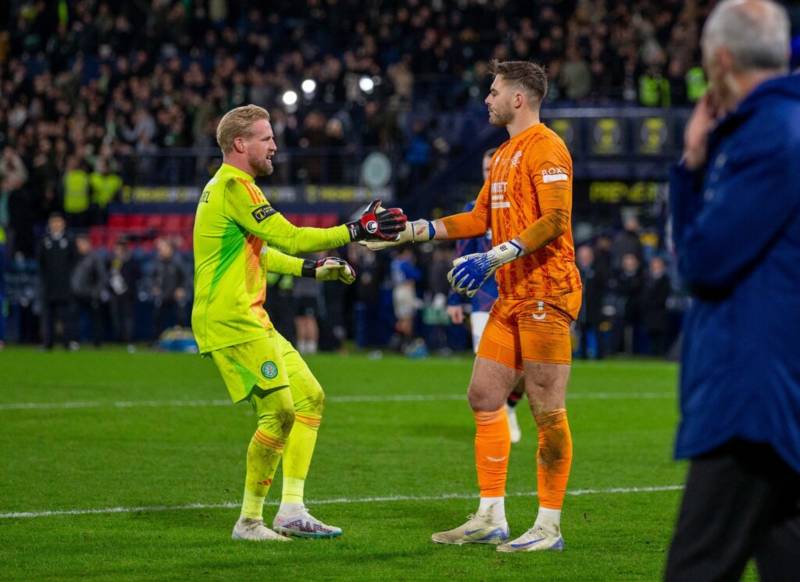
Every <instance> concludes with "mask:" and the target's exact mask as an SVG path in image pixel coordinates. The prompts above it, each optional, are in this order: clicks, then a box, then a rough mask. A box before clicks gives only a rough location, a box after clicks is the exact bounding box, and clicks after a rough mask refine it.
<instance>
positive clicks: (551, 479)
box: [536, 408, 572, 509]
mask: <svg viewBox="0 0 800 582" xmlns="http://www.w3.org/2000/svg"><path fill="white" fill-rule="evenodd" d="M536 425H537V426H538V429H539V450H538V452H537V455H536V460H537V461H538V467H537V470H536V474H537V477H538V479H537V482H538V492H539V506H540V507H546V508H548V509H561V506H562V505H563V504H564V495H566V493H567V480H569V470H570V467H571V466H572V434H571V433H570V430H569V422H567V411H566V410H564V409H563V408H559V409H558V410H553V411H551V412H547V413H545V414H541V415H539V416H537V417H536Z"/></svg>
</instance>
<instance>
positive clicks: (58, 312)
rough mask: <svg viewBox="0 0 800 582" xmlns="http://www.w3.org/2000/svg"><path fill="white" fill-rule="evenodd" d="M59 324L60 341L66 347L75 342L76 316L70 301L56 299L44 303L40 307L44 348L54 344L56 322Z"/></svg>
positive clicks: (73, 305)
mask: <svg viewBox="0 0 800 582" xmlns="http://www.w3.org/2000/svg"><path fill="white" fill-rule="evenodd" d="M57 321H58V322H61V334H62V336H61V339H62V341H63V342H64V345H65V346H66V345H67V344H68V343H69V342H71V341H75V338H76V333H75V326H76V323H77V322H76V314H75V304H74V302H73V301H71V300H67V299H56V300H49V301H45V302H44V303H43V305H42V342H43V343H44V347H45V348H48V349H50V348H52V347H53V343H54V342H55V328H56V322H57Z"/></svg>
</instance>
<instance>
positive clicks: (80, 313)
mask: <svg viewBox="0 0 800 582" xmlns="http://www.w3.org/2000/svg"><path fill="white" fill-rule="evenodd" d="M75 246H76V249H77V252H78V258H77V262H76V264H75V268H74V269H73V271H72V277H71V279H70V282H71V284H72V292H73V294H74V296H75V298H76V300H77V318H78V319H77V322H76V323H77V324H78V325H80V323H81V321H82V320H83V318H84V317H85V316H88V317H89V320H90V322H91V330H92V343H93V344H94V346H95V347H98V348H99V347H100V346H101V345H102V343H103V335H104V326H103V312H104V305H105V304H106V303H107V302H108V298H109V297H108V271H107V270H106V264H105V261H104V260H103V258H102V257H101V256H100V254H99V253H97V252H96V251H95V250H94V249H93V248H92V243H91V241H90V240H89V237H88V236H86V235H84V234H81V235H78V237H77V238H76V239H75Z"/></svg>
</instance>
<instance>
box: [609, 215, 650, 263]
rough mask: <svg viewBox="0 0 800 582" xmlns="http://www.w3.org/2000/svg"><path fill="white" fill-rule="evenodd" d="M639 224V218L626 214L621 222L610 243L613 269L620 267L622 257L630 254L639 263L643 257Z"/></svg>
mask: <svg viewBox="0 0 800 582" xmlns="http://www.w3.org/2000/svg"><path fill="white" fill-rule="evenodd" d="M641 230H642V229H641V226H639V219H638V218H637V217H636V216H634V215H632V214H631V215H628V216H626V217H625V219H624V220H623V222H622V230H621V231H620V232H618V233H617V236H616V237H615V238H614V243H613V244H612V245H611V266H612V268H614V269H620V268H622V258H623V257H624V256H625V255H627V254H631V255H633V256H635V257H636V259H637V260H638V261H639V264H641V263H642V260H643V257H644V249H643V247H642V241H641Z"/></svg>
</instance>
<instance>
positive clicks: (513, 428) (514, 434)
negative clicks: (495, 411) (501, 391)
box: [506, 404, 522, 443]
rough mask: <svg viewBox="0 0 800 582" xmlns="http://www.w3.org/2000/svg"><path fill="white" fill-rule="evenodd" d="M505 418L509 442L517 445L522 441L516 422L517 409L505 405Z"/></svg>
mask: <svg viewBox="0 0 800 582" xmlns="http://www.w3.org/2000/svg"><path fill="white" fill-rule="evenodd" d="M506 416H508V432H509V433H510V434H511V442H512V443H518V442H519V441H520V440H521V439H522V431H521V430H520V429H519V422H517V409H516V408H515V407H511V406H509V405H508V404H506Z"/></svg>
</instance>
